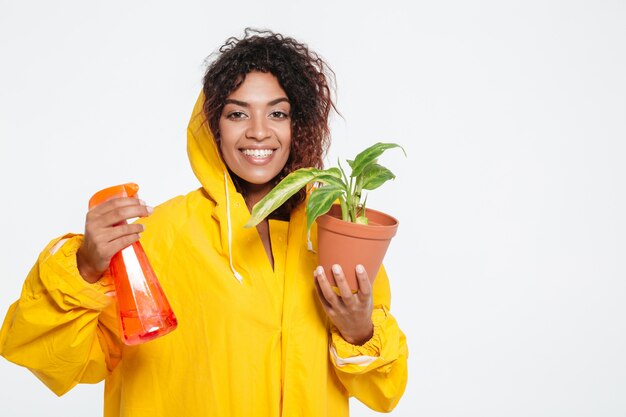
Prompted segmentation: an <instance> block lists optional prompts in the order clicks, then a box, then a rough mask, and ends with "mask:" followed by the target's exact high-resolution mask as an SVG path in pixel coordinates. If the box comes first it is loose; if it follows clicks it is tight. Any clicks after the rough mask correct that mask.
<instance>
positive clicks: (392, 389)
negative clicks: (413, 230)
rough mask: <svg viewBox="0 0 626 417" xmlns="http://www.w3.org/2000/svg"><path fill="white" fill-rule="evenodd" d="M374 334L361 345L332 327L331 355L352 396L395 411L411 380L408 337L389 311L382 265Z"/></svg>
mask: <svg viewBox="0 0 626 417" xmlns="http://www.w3.org/2000/svg"><path fill="white" fill-rule="evenodd" d="M373 290H374V311H373V312H372V322H373V323H374V334H373V336H372V338H371V339H370V340H368V341H367V342H366V343H364V344H363V345H361V346H357V345H352V344H350V343H348V342H347V341H346V340H345V339H344V338H343V337H342V336H341V334H340V333H339V331H338V330H337V329H336V328H332V329H331V332H332V334H331V339H332V343H331V346H330V357H331V361H332V362H333V365H334V367H335V371H336V374H337V376H338V377H339V380H340V381H341V382H342V384H343V385H344V386H345V388H346V389H347V390H348V392H349V394H350V395H351V396H354V397H356V398H357V399H359V400H360V401H361V402H363V403H364V404H365V405H367V406H368V407H370V408H371V409H373V410H376V411H391V410H392V409H393V408H394V407H395V406H396V404H397V403H398V401H399V400H400V397H402V394H403V393H404V389H405V387H406V382H407V374H408V370H407V357H408V348H407V343H406V337H405V335H404V333H402V331H401V330H400V327H399V326H398V323H397V322H396V319H395V318H394V317H393V316H392V315H391V314H390V313H389V305H390V299H391V297H390V291H389V280H388V278H387V274H386V272H385V270H384V267H381V269H380V272H379V273H378V275H377V277H376V280H375V281H374V289H373Z"/></svg>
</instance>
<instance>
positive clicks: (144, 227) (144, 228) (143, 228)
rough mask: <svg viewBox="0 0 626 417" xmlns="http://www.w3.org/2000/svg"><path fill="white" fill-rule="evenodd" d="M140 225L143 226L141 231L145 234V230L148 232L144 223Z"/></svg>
mask: <svg viewBox="0 0 626 417" xmlns="http://www.w3.org/2000/svg"><path fill="white" fill-rule="evenodd" d="M139 224H141V231H142V232H143V231H144V230H146V225H144V224H142V223H139Z"/></svg>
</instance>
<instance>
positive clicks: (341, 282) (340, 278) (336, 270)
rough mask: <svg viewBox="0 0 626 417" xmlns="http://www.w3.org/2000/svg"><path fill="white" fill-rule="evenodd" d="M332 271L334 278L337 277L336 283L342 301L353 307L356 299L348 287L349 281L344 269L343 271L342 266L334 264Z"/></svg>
mask: <svg viewBox="0 0 626 417" xmlns="http://www.w3.org/2000/svg"><path fill="white" fill-rule="evenodd" d="M332 270H333V276H334V277H335V283H336V284H337V288H339V294H341V299H342V300H343V302H344V303H345V304H346V305H348V306H349V305H352V304H353V303H354V297H353V294H352V290H351V289H350V286H349V285H348V281H347V280H346V277H345V275H344V274H343V269H341V266H340V265H337V264H334V265H333V266H332Z"/></svg>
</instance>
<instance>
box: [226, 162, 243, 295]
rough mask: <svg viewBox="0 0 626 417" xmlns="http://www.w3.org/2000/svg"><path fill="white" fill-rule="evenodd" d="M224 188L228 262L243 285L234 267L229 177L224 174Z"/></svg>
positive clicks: (241, 278)
mask: <svg viewBox="0 0 626 417" xmlns="http://www.w3.org/2000/svg"><path fill="white" fill-rule="evenodd" d="M224 188H225V189H226V223H227V225H228V261H229V262H230V270H231V271H233V275H234V276H235V278H237V281H239V283H241V282H242V281H243V277H242V276H241V274H240V273H239V272H237V271H236V270H235V267H234V266H233V233H232V230H233V229H232V226H231V224H230V195H229V193H228V177H227V176H226V173H225V172H224Z"/></svg>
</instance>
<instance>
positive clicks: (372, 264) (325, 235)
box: [316, 205, 398, 291]
mask: <svg viewBox="0 0 626 417" xmlns="http://www.w3.org/2000/svg"><path fill="white" fill-rule="evenodd" d="M367 218H368V219H369V224H367V225H363V224H356V223H350V222H345V221H343V220H341V207H340V206H339V205H334V206H333V207H332V208H331V209H330V211H329V212H328V213H327V214H325V215H323V216H320V217H318V219H317V220H316V221H317V240H318V243H317V252H318V262H319V264H320V265H321V266H322V267H324V271H325V272H326V277H327V278H328V280H329V281H330V283H331V285H333V286H334V285H336V284H335V280H334V277H333V273H332V270H331V267H332V265H333V264H339V265H341V268H342V269H343V272H344V275H345V276H346V279H347V281H348V284H349V285H350V288H351V289H352V291H356V290H357V289H358V287H359V285H358V282H357V278H356V271H355V268H356V266H357V265H358V264H361V265H363V266H364V267H365V270H366V271H367V274H368V276H369V279H370V282H371V281H373V280H374V278H375V277H376V274H378V270H379V269H380V265H381V264H382V262H383V258H384V257H385V253H386V252H387V248H388V247H389V243H390V242H391V238H392V237H394V236H395V234H396V231H397V230H398V220H396V219H395V218H393V217H391V216H389V215H387V214H385V213H382V212H380V211H376V210H372V209H367Z"/></svg>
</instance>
